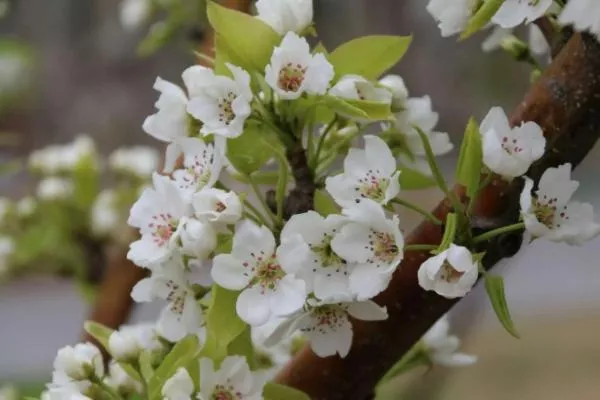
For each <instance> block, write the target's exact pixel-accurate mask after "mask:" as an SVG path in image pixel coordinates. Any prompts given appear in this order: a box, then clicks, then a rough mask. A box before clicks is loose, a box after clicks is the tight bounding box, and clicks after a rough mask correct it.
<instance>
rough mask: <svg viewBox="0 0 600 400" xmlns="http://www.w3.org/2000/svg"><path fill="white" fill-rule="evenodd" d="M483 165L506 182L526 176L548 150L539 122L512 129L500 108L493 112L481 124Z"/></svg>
mask: <svg viewBox="0 0 600 400" xmlns="http://www.w3.org/2000/svg"><path fill="white" fill-rule="evenodd" d="M480 132H481V140H482V147H483V163H484V164H485V166H486V167H488V168H489V169H490V170H491V171H493V172H495V173H497V174H499V175H501V176H503V177H504V178H506V179H511V178H515V177H517V176H521V175H523V174H524V173H525V172H527V170H528V169H529V167H530V166H531V164H532V163H533V162H534V161H536V160H538V159H539V158H540V157H541V156H542V155H543V154H544V149H545V147H546V139H545V138H544V134H543V131H542V128H541V127H540V126H539V125H538V124H536V123H535V122H531V121H529V122H525V123H524V124H522V125H520V126H517V127H515V128H511V127H510V123H509V121H508V118H507V117H506V114H505V113H504V111H503V110H502V109H501V108H500V107H494V108H492V109H491V110H490V111H489V113H488V114H487V116H486V117H485V118H484V119H483V121H482V122H481V127H480Z"/></svg>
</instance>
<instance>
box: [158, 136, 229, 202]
mask: <svg viewBox="0 0 600 400" xmlns="http://www.w3.org/2000/svg"><path fill="white" fill-rule="evenodd" d="M169 147H170V149H168V150H167V152H169V151H173V152H174V153H176V154H180V153H183V165H182V166H181V168H179V169H176V170H175V171H173V180H174V181H175V182H176V184H177V186H178V187H179V189H180V190H181V191H182V192H183V193H184V194H185V196H186V197H191V196H192V195H193V194H194V193H196V192H198V191H199V190H200V189H203V188H210V187H212V186H213V185H214V184H215V183H216V182H217V180H218V179H219V174H220V173H221V169H222V166H223V156H222V152H221V149H220V147H219V146H218V145H213V144H210V143H205V142H204V141H202V140H200V139H198V138H181V139H177V140H176V141H174V142H173V144H172V145H171V146H169Z"/></svg>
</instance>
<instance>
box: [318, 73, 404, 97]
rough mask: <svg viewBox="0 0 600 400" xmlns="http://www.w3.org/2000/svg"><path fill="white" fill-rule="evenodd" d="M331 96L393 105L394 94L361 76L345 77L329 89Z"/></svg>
mask: <svg viewBox="0 0 600 400" xmlns="http://www.w3.org/2000/svg"><path fill="white" fill-rule="evenodd" d="M329 94H330V95H331V96H335V97H341V98H343V99H349V100H365V101H374V102H379V103H386V104H391V102H392V92H391V91H389V90H388V89H386V88H382V87H377V86H375V85H374V84H373V83H371V82H369V81H368V80H367V79H365V78H363V77H362V76H359V75H344V76H342V77H341V78H340V80H339V81H338V82H337V83H336V84H335V85H334V86H333V87H332V88H331V89H329Z"/></svg>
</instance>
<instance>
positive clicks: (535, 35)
mask: <svg viewBox="0 0 600 400" xmlns="http://www.w3.org/2000/svg"><path fill="white" fill-rule="evenodd" d="M512 36H513V30H512V29H505V28H501V27H499V26H496V27H495V28H494V30H493V31H492V33H491V34H490V35H489V36H488V37H487V39H485V40H484V41H483V43H482V44H481V49H482V50H483V51H485V52H491V51H494V50H497V49H500V48H502V47H503V45H504V44H505V43H506V41H507V40H511V38H512ZM528 44H529V49H530V50H531V52H532V53H533V54H536V55H544V54H547V53H548V52H550V45H549V44H548V41H547V40H546V38H545V37H544V34H543V33H542V30H541V29H540V28H539V27H538V26H537V25H536V24H530V25H529V32H528Z"/></svg>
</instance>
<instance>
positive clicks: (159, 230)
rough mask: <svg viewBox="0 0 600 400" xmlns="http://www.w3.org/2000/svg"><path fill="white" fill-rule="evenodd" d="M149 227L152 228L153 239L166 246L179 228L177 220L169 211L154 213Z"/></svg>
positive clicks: (158, 244) (157, 243) (156, 242)
mask: <svg viewBox="0 0 600 400" xmlns="http://www.w3.org/2000/svg"><path fill="white" fill-rule="evenodd" d="M148 227H149V228H150V229H151V230H152V233H151V235H152V241H153V242H154V243H155V244H156V245H157V246H164V245H165V244H167V242H168V241H169V239H170V238H171V236H173V233H174V232H175V230H176V229H177V220H176V219H175V218H173V216H172V215H171V214H169V213H166V214H158V215H153V216H152V221H151V222H150V223H149V224H148Z"/></svg>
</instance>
